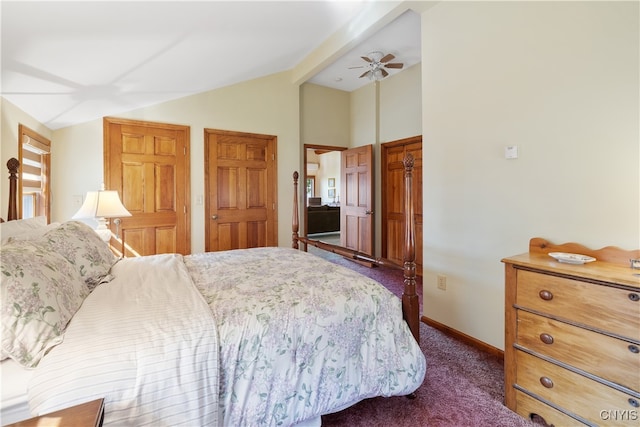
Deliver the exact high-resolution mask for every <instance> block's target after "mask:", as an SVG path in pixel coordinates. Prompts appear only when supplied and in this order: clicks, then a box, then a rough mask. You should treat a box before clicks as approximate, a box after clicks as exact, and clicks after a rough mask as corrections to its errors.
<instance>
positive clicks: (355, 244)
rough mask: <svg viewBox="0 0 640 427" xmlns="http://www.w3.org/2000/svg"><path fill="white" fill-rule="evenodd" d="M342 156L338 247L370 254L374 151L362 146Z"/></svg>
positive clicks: (346, 151)
mask: <svg viewBox="0 0 640 427" xmlns="http://www.w3.org/2000/svg"><path fill="white" fill-rule="evenodd" d="M341 154H342V157H341V166H340V175H341V185H340V187H341V189H340V192H341V202H340V245H341V246H344V247H347V248H349V249H353V250H356V251H359V252H362V253H365V254H368V255H373V235H374V234H373V230H374V229H373V227H374V220H373V206H374V200H373V149H372V146H371V145H364V146H362V147H357V148H351V149H348V150H344V151H343V152H342V153H341Z"/></svg>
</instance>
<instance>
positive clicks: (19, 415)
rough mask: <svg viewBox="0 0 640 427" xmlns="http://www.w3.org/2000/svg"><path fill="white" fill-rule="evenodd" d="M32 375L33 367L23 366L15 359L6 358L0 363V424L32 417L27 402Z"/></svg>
mask: <svg viewBox="0 0 640 427" xmlns="http://www.w3.org/2000/svg"><path fill="white" fill-rule="evenodd" d="M32 375H33V370H32V369H26V368H23V367H22V366H20V365H19V364H18V363H17V362H15V361H14V360H13V359H5V360H3V361H2V363H0V378H1V379H2V385H1V386H0V388H1V389H2V395H1V396H2V397H1V400H0V424H2V425H5V424H11V423H15V422H17V421H22V420H25V419H27V418H31V413H30V412H29V404H28V402H27V383H28V382H29V380H30V379H31V376H32Z"/></svg>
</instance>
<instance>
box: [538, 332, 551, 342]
mask: <svg viewBox="0 0 640 427" xmlns="http://www.w3.org/2000/svg"><path fill="white" fill-rule="evenodd" d="M540 341H542V342H543V343H545V344H553V337H552V336H551V335H549V334H540Z"/></svg>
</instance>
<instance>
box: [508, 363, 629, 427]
mask: <svg viewBox="0 0 640 427" xmlns="http://www.w3.org/2000/svg"><path fill="white" fill-rule="evenodd" d="M516 364H517V367H518V371H517V374H516V383H517V384H518V385H519V386H520V387H522V388H523V389H526V390H528V391H530V392H531V393H533V394H535V395H537V396H540V397H541V398H543V399H546V400H548V401H550V402H554V403H555V404H556V405H558V406H559V407H561V408H570V411H571V412H573V413H576V414H579V415H580V416H581V417H582V418H585V419H586V420H588V421H590V422H592V423H594V424H598V425H618V426H619V425H633V426H637V420H638V416H639V412H638V411H639V410H640V408H638V407H635V406H633V402H635V404H636V405H637V404H638V401H639V400H640V399H638V398H636V397H634V396H631V395H628V394H626V393H622V392H620V391H618V390H616V389H613V388H611V387H608V386H605V385H603V384H600V383H598V382H596V381H593V380H590V379H588V378H586V377H583V376H582V375H578V374H576V373H574V372H571V371H569V370H567V369H564V368H561V367H560V366H557V365H554V364H552V363H549V362H546V361H544V360H542V359H540V358H538V357H535V356H532V355H530V354H528V353H525V352H523V351H516ZM543 383H545V385H543ZM611 413H616V414H628V417H627V418H626V420H624V419H623V420H621V419H615V420H614V419H613V417H609V416H608V414H611ZM616 418H617V417H616Z"/></svg>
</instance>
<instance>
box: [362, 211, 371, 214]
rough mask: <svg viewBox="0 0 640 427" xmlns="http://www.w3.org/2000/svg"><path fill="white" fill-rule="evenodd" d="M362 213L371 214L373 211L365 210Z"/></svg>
mask: <svg viewBox="0 0 640 427" xmlns="http://www.w3.org/2000/svg"><path fill="white" fill-rule="evenodd" d="M364 213H365V214H367V215H373V211H365V212H364Z"/></svg>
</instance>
